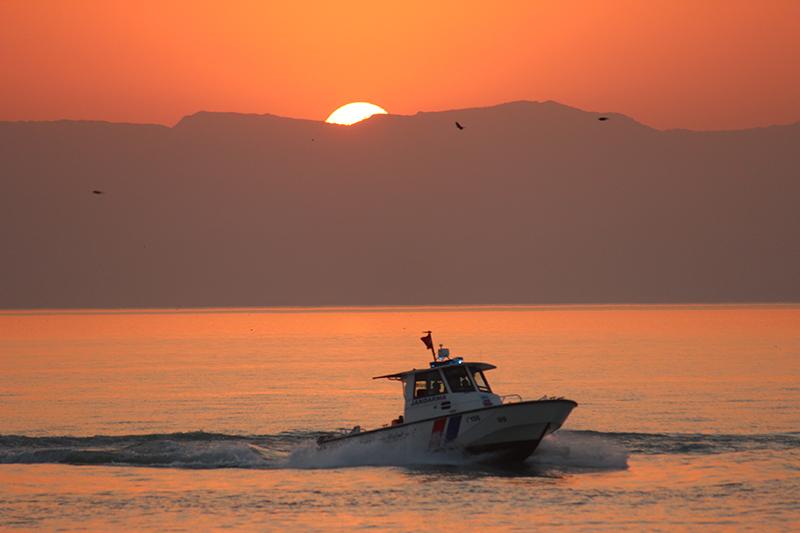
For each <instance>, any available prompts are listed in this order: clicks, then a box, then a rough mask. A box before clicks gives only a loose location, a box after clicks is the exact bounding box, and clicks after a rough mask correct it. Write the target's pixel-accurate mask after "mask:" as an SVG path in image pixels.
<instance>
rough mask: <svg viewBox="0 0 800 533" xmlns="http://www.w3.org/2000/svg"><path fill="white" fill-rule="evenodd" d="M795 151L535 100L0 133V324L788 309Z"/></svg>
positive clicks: (1, 127)
mask: <svg viewBox="0 0 800 533" xmlns="http://www.w3.org/2000/svg"><path fill="white" fill-rule="evenodd" d="M601 117H606V118H607V120H599V119H600V118H601ZM456 121H458V122H459V123H460V124H461V125H463V126H464V129H463V130H459V129H458V128H456V126H455V122H456ZM798 147H800V123H798V124H794V125H790V126H774V127H770V128H761V129H752V130H744V131H722V132H702V133H698V132H691V131H683V130H670V131H665V132H661V131H657V130H654V129H651V128H648V127H646V126H643V125H641V124H639V123H637V122H635V121H634V120H632V119H630V118H628V117H625V116H622V115H619V114H614V113H610V114H603V115H600V114H598V113H587V112H583V111H580V110H578V109H574V108H570V107H566V106H563V105H559V104H557V103H554V102H545V103H534V102H515V103H510V104H504V105H499V106H495V107H489V108H481V109H463V110H456V111H447V112H438V113H419V114H417V115H414V116H395V115H375V116H373V117H372V118H370V119H368V120H366V121H364V122H361V123H358V124H356V125H354V126H337V125H331V124H325V123H323V122H317V121H308V120H294V119H287V118H282V117H276V116H272V115H241V114H233V113H205V112H202V113H197V114H195V115H192V116H189V117H186V118H184V119H183V120H182V121H181V122H180V123H179V124H177V125H176V126H175V127H173V128H167V127H163V126H153V125H138V124H110V123H104V122H73V121H60V122H38V123H36V122H27V123H26V122H19V123H8V122H5V123H0V173H1V174H0V254H2V257H1V260H0V307H2V308H6V309H14V308H19V309H22V308H120V307H122V308H132V307H134V308H135V307H239V306H310V305H382V304H397V305H401V304H537V303H542V304H551V303H669V302H675V303H684V302H685V303H689V302H787V301H793V302H797V301H800V149H798ZM94 191H97V192H94Z"/></svg>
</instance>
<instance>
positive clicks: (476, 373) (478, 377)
mask: <svg viewBox="0 0 800 533" xmlns="http://www.w3.org/2000/svg"><path fill="white" fill-rule="evenodd" d="M471 370H472V376H473V377H474V378H475V384H476V385H478V390H479V391H481V392H492V389H491V388H489V382H488V381H486V377H485V376H484V375H483V372H481V371H480V370H475V369H474V368H472V369H471Z"/></svg>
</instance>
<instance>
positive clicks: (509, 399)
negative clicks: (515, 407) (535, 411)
mask: <svg viewBox="0 0 800 533" xmlns="http://www.w3.org/2000/svg"><path fill="white" fill-rule="evenodd" d="M500 401H501V402H503V403H519V402H521V401H522V396H520V395H519V394H508V395H506V396H500Z"/></svg>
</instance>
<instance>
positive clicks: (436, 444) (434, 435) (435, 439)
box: [319, 399, 578, 462]
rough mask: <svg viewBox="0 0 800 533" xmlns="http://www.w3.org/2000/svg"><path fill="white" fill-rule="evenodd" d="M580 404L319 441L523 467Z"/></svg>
mask: <svg viewBox="0 0 800 533" xmlns="http://www.w3.org/2000/svg"><path fill="white" fill-rule="evenodd" d="M577 405H578V404H577V403H575V402H574V401H572V400H565V399H557V400H536V401H528V402H519V403H508V404H501V405H497V406H492V407H485V408H482V409H476V410H471V411H464V412H459V413H450V414H448V415H446V416H441V417H438V418H431V419H427V420H420V421H417V422H410V423H405V424H399V425H396V426H389V427H385V428H381V429H376V430H372V431H364V432H358V433H351V434H348V435H344V436H336V437H330V438H321V439H320V441H319V445H320V446H321V447H323V448H328V447H332V446H339V445H342V444H346V443H355V442H361V443H368V442H376V441H384V442H387V443H388V442H391V443H398V442H402V443H403V445H406V446H409V447H410V448H411V449H413V450H419V451H420V452H425V451H445V450H458V451H461V452H463V453H465V454H468V455H484V454H485V455H486V459H487V460H490V461H501V462H521V461H524V460H525V459H527V458H528V457H529V456H530V455H531V454H532V453H533V451H534V450H535V449H536V447H537V446H538V445H539V443H540V442H541V441H542V439H543V438H544V437H546V436H547V435H549V434H550V433H552V432H554V431H555V430H557V429H558V428H560V427H561V425H562V424H563V423H564V421H565V420H566V419H567V417H568V416H569V414H570V413H571V412H572V409H574V408H575V407H576V406H577Z"/></svg>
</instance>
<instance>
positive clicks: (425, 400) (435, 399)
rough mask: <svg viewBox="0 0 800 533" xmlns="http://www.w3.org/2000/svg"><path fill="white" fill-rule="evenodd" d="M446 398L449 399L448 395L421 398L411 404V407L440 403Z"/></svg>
mask: <svg viewBox="0 0 800 533" xmlns="http://www.w3.org/2000/svg"><path fill="white" fill-rule="evenodd" d="M445 398H447V395H446V394H441V395H439V396H431V397H430V398H419V399H417V400H414V401H413V402H411V405H412V407H413V406H414V405H422V404H424V403H431V402H438V401H440V400H444V399H445Z"/></svg>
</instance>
